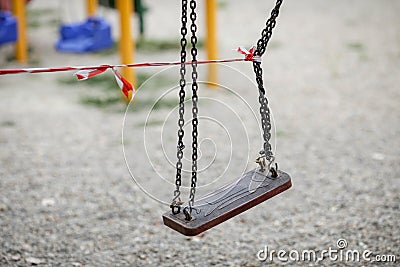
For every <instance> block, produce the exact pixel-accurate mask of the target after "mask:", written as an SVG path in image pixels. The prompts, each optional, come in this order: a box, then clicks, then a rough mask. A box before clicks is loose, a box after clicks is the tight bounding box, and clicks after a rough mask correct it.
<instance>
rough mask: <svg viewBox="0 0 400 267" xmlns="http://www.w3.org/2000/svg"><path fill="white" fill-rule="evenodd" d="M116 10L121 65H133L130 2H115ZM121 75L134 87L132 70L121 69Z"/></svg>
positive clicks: (128, 0) (131, 9) (134, 80)
mask: <svg viewBox="0 0 400 267" xmlns="http://www.w3.org/2000/svg"><path fill="white" fill-rule="evenodd" d="M117 8H118V11H119V17H120V39H119V52H120V55H121V61H122V62H121V63H122V64H129V63H133V56H134V52H135V51H134V50H135V46H134V40H133V37H132V34H131V15H132V13H133V5H132V1H130V0H117ZM122 75H123V76H124V78H125V79H127V80H128V81H129V82H131V83H132V85H133V86H135V87H136V77H135V72H134V69H133V68H123V70H122Z"/></svg>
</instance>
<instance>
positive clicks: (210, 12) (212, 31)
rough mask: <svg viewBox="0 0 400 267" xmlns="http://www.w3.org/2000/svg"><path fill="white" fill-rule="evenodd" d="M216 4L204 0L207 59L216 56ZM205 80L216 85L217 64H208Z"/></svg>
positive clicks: (215, 57)
mask: <svg viewBox="0 0 400 267" xmlns="http://www.w3.org/2000/svg"><path fill="white" fill-rule="evenodd" d="M216 20H217V4H216V1H215V0H206V28H207V36H206V49H207V59H209V60H214V59H217V58H218V44H217V26H216V24H217V23H216ZM207 81H208V82H209V85H210V86H216V83H217V82H218V69H217V65H209V66H208V70H207Z"/></svg>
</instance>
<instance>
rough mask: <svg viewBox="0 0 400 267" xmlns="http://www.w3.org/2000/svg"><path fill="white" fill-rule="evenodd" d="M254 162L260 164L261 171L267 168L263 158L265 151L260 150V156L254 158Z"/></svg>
mask: <svg viewBox="0 0 400 267" xmlns="http://www.w3.org/2000/svg"><path fill="white" fill-rule="evenodd" d="M256 163H258V165H260V170H261V172H264V171H265V170H266V169H267V163H266V160H265V151H264V150H261V151H260V156H259V157H258V158H257V159H256ZM268 168H269V165H268Z"/></svg>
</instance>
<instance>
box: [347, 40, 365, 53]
mask: <svg viewBox="0 0 400 267" xmlns="http://www.w3.org/2000/svg"><path fill="white" fill-rule="evenodd" d="M346 46H347V47H348V48H349V49H352V50H354V51H364V50H365V47H364V45H363V44H362V43H359V42H350V43H347V45H346Z"/></svg>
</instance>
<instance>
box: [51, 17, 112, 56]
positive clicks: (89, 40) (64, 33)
mask: <svg viewBox="0 0 400 267" xmlns="http://www.w3.org/2000/svg"><path fill="white" fill-rule="evenodd" d="M60 35H61V38H60V39H59V40H58V42H57V43H56V49H57V50H58V51H64V52H74V53H85V52H94V51H99V50H102V49H106V48H110V47H111V46H112V45H113V43H114V42H113V40H112V38H111V26H110V24H109V23H108V22H106V21H105V20H104V19H102V18H99V17H91V18H89V19H87V20H86V21H85V22H83V23H72V24H66V25H61V27H60Z"/></svg>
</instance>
